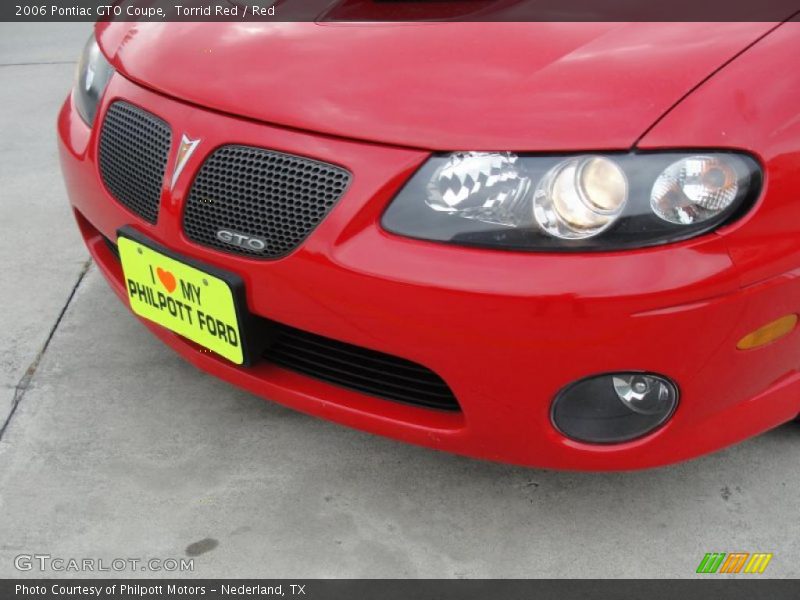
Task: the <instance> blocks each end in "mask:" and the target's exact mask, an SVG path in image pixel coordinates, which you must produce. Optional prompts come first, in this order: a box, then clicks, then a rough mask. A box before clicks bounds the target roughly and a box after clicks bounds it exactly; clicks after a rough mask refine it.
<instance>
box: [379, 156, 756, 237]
mask: <svg viewBox="0 0 800 600" xmlns="http://www.w3.org/2000/svg"><path fill="white" fill-rule="evenodd" d="M760 189H761V170H760V167H759V165H758V163H757V162H756V161H755V160H754V159H753V158H751V157H750V156H747V155H745V154H740V153H735V152H702V153H697V154H694V153H675V152H653V153H636V154H581V155H573V156H560V157H555V156H554V157H546V156H522V155H517V154H513V153H509V152H503V153H500V152H458V153H454V154H446V155H436V156H433V157H432V158H431V159H430V160H428V162H427V163H425V164H424V165H423V166H422V168H421V169H420V170H419V171H418V172H417V173H416V174H415V175H414V176H413V177H412V178H411V180H410V181H409V182H408V183H407V184H406V186H405V187H404V188H403V189H402V190H401V192H400V194H399V195H398V196H397V198H395V200H394V201H393V202H392V203H391V205H390V206H389V208H388V209H387V210H386V212H385V213H384V215H383V220H382V224H383V226H384V228H386V229H387V230H388V231H391V232H393V233H397V234H400V235H404V236H407V237H414V238H419V239H427V240H434V241H441V242H450V243H455V244H463V245H473V246H487V247H494V248H505V249H511V250H549V251H569V250H576V251H577V250H615V249H624V248H636V247H643V246H652V245H656V244H664V243H668V242H672V241H677V240H682V239H686V238H689V237H693V236H696V235H700V234H702V233H705V232H708V231H711V230H713V229H715V228H717V227H719V226H720V225H722V224H723V223H726V222H728V221H730V220H732V219H734V218H735V217H736V216H738V215H739V214H741V213H742V212H744V211H745V210H747V208H749V206H751V205H752V203H753V201H754V200H755V198H756V197H757V196H758V194H759V192H760Z"/></svg>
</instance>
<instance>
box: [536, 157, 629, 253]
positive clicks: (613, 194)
mask: <svg viewBox="0 0 800 600" xmlns="http://www.w3.org/2000/svg"><path fill="white" fill-rule="evenodd" d="M627 201H628V180H627V178H626V177H625V173H624V172H623V171H622V169H621V168H620V167H619V165H617V163H616V162H614V161H613V160H611V159H610V158H606V157H603V156H585V157H579V158H571V159H567V160H565V161H562V162H560V163H559V164H557V165H556V166H555V167H553V168H552V169H550V171H549V172H548V173H547V174H546V175H545V176H544V177H543V178H542V180H541V182H540V183H539V185H538V186H537V188H536V192H535V194H534V201H533V211H534V216H535V218H536V221H537V223H538V224H539V225H540V226H541V228H542V229H543V230H544V231H545V232H547V233H548V234H550V235H552V236H554V237H558V238H562V239H584V238H589V237H593V236H595V235H597V234H599V233H601V232H602V231H604V230H605V229H607V228H608V227H610V226H611V225H612V224H613V223H614V222H615V221H616V220H617V218H618V217H619V216H620V215H621V214H622V211H623V210H624V208H625V204H626V203H627Z"/></svg>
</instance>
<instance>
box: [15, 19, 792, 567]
mask: <svg viewBox="0 0 800 600" xmlns="http://www.w3.org/2000/svg"><path fill="white" fill-rule="evenodd" d="M88 31H89V26H87V25H85V24H76V25H27V26H19V25H9V24H2V25H0V107H2V108H0V223H2V235H0V260H2V271H3V282H4V285H2V286H0V306H2V307H3V311H2V312H0V328H2V336H3V338H2V353H3V354H2V374H1V375H0V376H2V384H3V395H2V397H0V427H2V433H1V434H0V577H25V576H27V577H30V576H39V575H41V573H39V572H38V571H36V570H33V571H19V570H17V569H16V568H15V564H14V562H15V561H14V559H15V557H17V556H19V555H25V554H49V555H51V556H53V557H62V558H79V559H81V558H94V559H99V558H102V559H104V560H105V561H106V562H107V563H109V562H110V561H111V560H112V559H114V558H144V559H147V558H162V559H163V558H178V559H180V558H193V559H194V571H193V572H184V573H174V575H180V576H187V577H188V576H196V577H218V576H219V577H222V576H228V577H621V576H624V577H691V576H693V575H694V571H695V568H696V566H697V564H698V563H699V562H700V559H701V558H702V556H703V554H704V553H706V552H711V551H717V552H733V551H744V552H755V551H761V552H772V553H773V554H774V558H773V560H772V563H771V564H770V566H769V567H768V569H767V572H766V573H765V575H764V576H773V577H789V576H792V577H798V576H800V561H798V560H797V557H798V555H800V541H798V540H800V535H798V534H800V521H798V519H797V508H798V497H800V477H798V474H797V465H798V464H799V463H800V427H798V426H795V425H787V426H784V427H781V428H779V429H777V430H775V431H772V432H770V433H767V434H765V435H763V436H761V437H759V438H756V439H754V440H750V441H748V442H745V443H743V444H740V445H739V446H736V447H734V448H730V449H728V450H725V451H722V452H719V453H717V454H715V455H712V456H709V457H705V458H702V459H699V460H695V461H692V462H689V463H685V464H682V465H678V466H674V467H668V468H663V469H659V470H653V471H647V472H637V473H616V474H583V473H560V472H552V471H541V470H530V469H522V468H516V467H508V466H503V465H497V464H491V463H485V462H479V461H473V460H469V459H465V458H460V457H455V456H450V455H447V454H443V453H439V452H434V451H431V450H425V449H420V448H416V447H411V446H407V445H403V444H400V443H397V442H393V441H390V440H386V439H382V438H378V437H375V436H371V435H368V434H364V433H360V432H356V431H352V430H349V429H345V428H342V427H340V426H337V425H333V424H330V423H327V422H324V421H320V420H316V419H313V418H310V417H306V416H304V415H301V414H298V413H295V412H293V411H290V410H287V409H285V408H282V407H280V406H278V405H276V404H271V403H268V402H263V401H262V400H260V399H257V398H254V397H252V396H250V395H248V394H245V393H243V392H241V391H238V390H236V389H234V388H232V387H230V386H228V385H226V384H223V383H221V382H219V381H216V380H215V379H213V378H212V377H210V376H208V375H205V374H203V373H201V372H199V371H197V370H195V369H194V368H193V367H191V366H189V365H188V364H186V363H185V362H183V361H182V360H181V359H179V358H178V357H176V356H175V355H174V354H172V353H171V351H169V350H168V349H166V348H165V347H164V346H162V345H161V343H160V342H159V341H157V340H156V339H155V338H153V337H152V336H150V335H149V333H148V332H147V331H146V330H145V329H144V327H143V326H142V325H140V324H139V323H138V322H137V321H136V320H135V319H134V318H133V317H132V316H131V315H130V314H128V312H127V311H126V309H124V308H123V307H122V306H121V305H120V303H119V302H118V301H117V299H116V297H114V296H113V295H112V293H111V291H110V290H109V289H108V288H107V287H106V284H105V282H104V281H103V280H102V278H101V276H100V275H99V273H98V271H97V270H96V268H95V267H93V266H91V265H89V263H88V254H87V253H86V251H85V250H84V248H83V246H82V243H81V241H80V239H79V236H78V234H77V232H76V229H75V226H74V223H73V222H72V217H71V215H70V211H69V210H68V207H67V200H66V195H65V192H64V188H63V185H62V183H61V179H60V174H59V171H58V164H57V156H56V148H55V129H54V122H55V117H56V113H57V110H58V107H59V105H60V103H61V101H62V100H63V98H64V96H65V94H66V92H67V90H68V88H69V86H70V83H71V78H72V73H73V70H74V61H75V59H76V58H77V56H78V53H79V51H80V48H81V46H82V44H83V42H84V40H85V37H86V35H87V34H88ZM87 266H88V271H87V270H86V269H87ZM45 574H46V575H48V576H54V575H59V574H61V573H57V572H47V573H45ZM66 575H72V576H74V574H71V573H68V574H66ZM81 575H82V576H92V573H83V574H81ZM95 575H99V574H98V573H95ZM121 575H125V576H160V575H163V573H161V572H147V573H145V572H124V573H121Z"/></svg>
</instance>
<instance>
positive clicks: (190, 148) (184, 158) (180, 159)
mask: <svg viewBox="0 0 800 600" xmlns="http://www.w3.org/2000/svg"><path fill="white" fill-rule="evenodd" d="M200 141H201V140H200V139H199V138H198V139H196V140H192V139H189V136H187V135H186V134H185V133H184V134H183V135H182V136H181V145H180V146H179V147H178V155H177V156H176V157H175V170H174V171H173V172H172V183H171V184H170V186H169V189H172V188H174V187H175V182H177V181H178V177H180V176H181V173H182V172H183V168H184V167H185V166H186V163H187V162H189V159H190V158H191V156H192V154H193V153H194V151H195V150H196V149H197V146H199V145H200Z"/></svg>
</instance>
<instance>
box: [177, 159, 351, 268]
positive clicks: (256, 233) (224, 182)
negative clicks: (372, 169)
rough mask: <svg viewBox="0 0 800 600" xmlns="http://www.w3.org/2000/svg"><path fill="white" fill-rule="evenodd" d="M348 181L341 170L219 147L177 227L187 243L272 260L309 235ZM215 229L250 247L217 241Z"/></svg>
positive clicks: (189, 199) (309, 160)
mask: <svg viewBox="0 0 800 600" xmlns="http://www.w3.org/2000/svg"><path fill="white" fill-rule="evenodd" d="M349 181H350V174H349V173H348V172H347V171H345V170H344V169H341V168H339V167H335V166H333V165H329V164H326V163H322V162H318V161H316V160H311V159H308V158H302V157H299V156H292V155H290V154H282V153H280V152H273V151H270V150H263V149H260V148H250V147H246V146H223V147H222V148H219V149H218V150H216V151H215V152H214V153H213V154H212V155H211V156H210V157H209V158H208V160H206V162H205V164H203V166H202V168H201V169H200V172H199V173H198V174H197V177H196V179H195V181H194V184H193V185H192V190H191V192H190V193H189V198H188V200H187V201H186V207H185V209H184V215H183V228H184V231H185V232H186V235H187V237H189V239H191V240H193V241H195V242H197V243H199V244H202V245H204V246H211V247H212V248H217V249H219V250H224V251H227V252H233V253H236V254H245V255H248V256H253V257H258V258H277V257H279V256H283V255H285V254H288V253H289V252H291V251H292V250H294V249H295V248H296V247H297V246H298V245H299V244H300V242H302V241H303V239H305V237H306V236H307V235H308V234H309V233H311V231H312V230H313V229H314V228H315V227H316V226H317V225H318V224H319V223H320V221H322V219H323V218H324V217H325V215H327V214H328V212H329V211H330V210H331V208H332V207H333V205H334V204H336V202H337V201H338V200H339V198H340V197H341V196H342V194H343V193H344V190H345V188H346V187H347V184H348V183H349ZM219 231H228V232H231V233H233V234H239V235H243V236H248V238H255V241H254V242H253V245H252V246H250V247H242V246H240V245H234V244H231V243H226V242H223V241H221V240H220V239H219V238H218V237H217V233H218V232H219ZM240 239H241V238H240ZM262 246H263V248H262Z"/></svg>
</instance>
